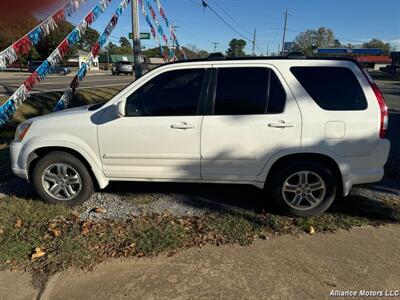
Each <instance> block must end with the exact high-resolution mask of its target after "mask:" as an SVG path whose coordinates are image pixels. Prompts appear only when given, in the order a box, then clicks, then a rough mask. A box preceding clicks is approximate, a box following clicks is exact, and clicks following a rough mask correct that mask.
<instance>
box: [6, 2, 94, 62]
mask: <svg viewBox="0 0 400 300" xmlns="http://www.w3.org/2000/svg"><path fill="white" fill-rule="evenodd" d="M86 1H87V0H70V1H68V2H67V3H66V4H65V5H64V6H62V7H61V8H60V9H58V10H57V11H56V12H55V13H53V14H52V15H51V16H49V17H48V18H47V19H45V20H44V21H43V22H41V23H40V24H39V25H37V26H36V27H35V28H34V29H32V30H31V31H30V32H29V33H27V34H26V35H24V36H23V37H21V38H20V39H19V40H18V41H16V42H15V43H13V44H12V45H11V46H9V47H8V48H6V49H5V50H3V51H1V52H0V69H4V68H6V67H7V64H12V63H13V62H15V61H16V60H17V59H18V57H19V56H21V55H24V54H27V53H29V51H30V50H31V48H32V46H33V45H37V44H38V43H39V42H40V41H41V40H42V39H43V38H44V37H46V36H48V35H49V34H50V32H51V31H53V30H54V29H55V28H56V27H57V24H59V23H60V22H61V21H63V20H65V17H66V16H68V17H70V16H72V15H73V14H74V13H75V12H76V11H77V10H78V8H79V7H80V6H81V5H82V4H85V3H86Z"/></svg>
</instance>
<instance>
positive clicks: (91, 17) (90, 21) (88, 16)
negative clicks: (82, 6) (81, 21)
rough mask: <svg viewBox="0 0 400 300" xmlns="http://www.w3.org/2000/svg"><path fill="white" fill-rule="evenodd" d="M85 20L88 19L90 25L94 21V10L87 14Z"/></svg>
mask: <svg viewBox="0 0 400 300" xmlns="http://www.w3.org/2000/svg"><path fill="white" fill-rule="evenodd" d="M85 21H86V22H87V23H88V24H89V25H91V24H92V23H93V22H94V14H93V12H90V13H89V14H88V15H87V16H86V18H85Z"/></svg>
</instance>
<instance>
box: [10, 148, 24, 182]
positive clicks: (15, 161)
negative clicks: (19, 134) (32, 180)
mask: <svg viewBox="0 0 400 300" xmlns="http://www.w3.org/2000/svg"><path fill="white" fill-rule="evenodd" d="M22 148H23V144H22V143H16V142H12V143H11V146H10V155H11V170H12V172H13V173H14V174H15V175H17V176H18V177H21V178H23V179H26V180H28V171H27V169H26V161H24V160H23V159H22V155H21V153H22V151H21V150H22Z"/></svg>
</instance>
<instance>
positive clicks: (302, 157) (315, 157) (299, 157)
mask: <svg viewBox="0 0 400 300" xmlns="http://www.w3.org/2000/svg"><path fill="white" fill-rule="evenodd" d="M298 161H313V162H320V163H323V164H325V165H327V166H328V167H329V168H330V169H331V170H332V172H333V174H334V176H335V179H336V181H337V183H338V189H339V190H338V195H343V193H344V182H343V176H342V172H341V170H340V167H339V164H338V163H337V162H336V161H335V160H334V159H333V158H332V157H330V156H328V155H326V154H322V153H311V152H305V153H294V154H287V155H284V156H281V157H279V158H278V159H276V160H275V161H274V162H273V163H272V164H271V166H270V168H269V169H268V173H267V176H266V179H265V185H268V182H270V181H271V178H272V176H273V175H274V173H275V172H276V171H277V170H279V169H280V168H282V167H283V166H286V165H289V164H291V163H294V162H298Z"/></svg>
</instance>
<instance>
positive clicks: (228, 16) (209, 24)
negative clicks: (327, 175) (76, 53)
mask: <svg viewBox="0 0 400 300" xmlns="http://www.w3.org/2000/svg"><path fill="white" fill-rule="evenodd" d="M160 1H161V4H162V5H163V7H164V10H165V12H166V15H167V17H168V19H169V20H170V21H172V22H173V23H174V24H175V25H176V26H179V28H177V30H176V35H177V37H178V40H179V42H180V44H182V45H185V46H186V45H190V44H191V45H195V46H196V47H197V48H199V49H204V50H207V51H213V50H214V45H213V44H212V43H213V42H218V45H217V51H220V52H224V51H226V49H227V48H228V44H229V41H230V40H231V39H232V38H242V36H241V35H243V36H245V37H246V38H247V39H249V40H252V36H253V32H254V29H256V30H257V39H256V40H257V49H256V53H257V54H267V51H268V52H269V54H271V53H274V52H275V53H276V52H277V51H278V47H279V45H280V44H281V43H282V35H283V23H284V11H285V10H288V11H289V17H288V26H287V27H288V31H287V35H286V41H292V40H293V39H294V38H295V37H296V35H297V34H299V33H300V32H302V31H305V30H307V29H316V28H319V27H322V26H324V27H328V28H330V29H332V30H333V31H334V33H335V35H336V37H337V38H338V39H339V40H340V41H341V42H342V43H343V44H347V43H352V44H362V43H363V42H365V41H367V40H369V39H372V38H379V39H382V40H384V41H388V42H390V43H391V44H392V45H393V46H394V47H396V48H397V50H400V17H399V16H400V1H399V0H380V1H376V0H306V1H305V0H275V1H272V0H247V1H246V0H245V1H243V0H206V2H207V3H208V4H209V5H210V6H211V7H212V8H213V9H214V10H215V11H217V12H218V13H219V14H220V15H221V16H222V17H223V18H224V19H225V20H226V21H227V22H228V23H230V24H231V25H232V26H233V27H234V28H235V29H236V30H237V31H238V32H239V33H240V34H238V33H237V32H234V31H233V30H232V29H231V28H229V27H228V26H227V25H226V24H224V23H223V21H221V20H220V19H219V18H218V17H217V16H216V15H215V14H214V13H212V12H211V11H210V10H209V9H205V10H204V9H203V8H202V6H201V5H200V3H201V0H160ZM150 2H151V4H152V5H153V7H154V8H155V9H156V6H155V4H154V2H153V1H152V0H150ZM96 3H97V0H88V2H87V3H86V4H85V5H83V6H81V8H80V10H79V11H78V12H77V13H76V14H75V15H74V16H73V17H71V18H70V19H69V20H70V21H71V22H73V23H79V22H80V21H81V20H82V18H84V16H85V15H86V14H87V13H88V12H89V11H90V9H91V8H92V7H93V6H94V5H96ZM118 3H119V0H112V4H111V5H110V6H109V7H108V8H107V10H106V11H105V13H104V14H102V15H101V16H100V18H99V19H98V20H97V21H96V22H95V23H94V24H93V25H92V27H93V28H94V29H96V30H98V31H99V32H100V33H101V32H103V30H104V28H105V26H106V24H107V23H108V22H109V20H110V18H111V16H112V14H113V13H114V11H115V9H116V7H117V5H118ZM160 23H161V24H162V25H164V23H163V22H162V19H161V18H160ZM139 24H140V31H141V32H150V28H149V27H148V26H147V23H146V22H145V21H144V18H143V16H142V14H141V12H140V23H139ZM164 30H165V31H166V32H168V30H167V29H166V28H165V27H164ZM129 32H131V15H130V10H126V11H125V12H124V14H123V16H122V17H121V19H120V22H119V23H118V26H117V27H116V29H115V30H114V32H113V33H112V36H111V39H110V41H112V42H114V43H117V42H118V40H119V37H121V36H126V37H128V34H129ZM142 45H143V46H145V47H146V48H149V47H154V46H155V45H156V43H155V42H154V41H153V40H143V41H142ZM246 52H247V53H251V44H250V42H248V45H247V47H246Z"/></svg>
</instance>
